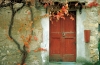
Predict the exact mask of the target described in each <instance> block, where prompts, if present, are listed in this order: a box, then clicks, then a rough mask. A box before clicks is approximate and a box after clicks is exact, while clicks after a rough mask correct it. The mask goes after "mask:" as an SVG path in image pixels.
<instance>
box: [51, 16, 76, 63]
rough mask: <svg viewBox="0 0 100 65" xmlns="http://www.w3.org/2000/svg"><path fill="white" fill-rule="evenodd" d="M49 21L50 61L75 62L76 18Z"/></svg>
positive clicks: (66, 17) (68, 17)
mask: <svg viewBox="0 0 100 65" xmlns="http://www.w3.org/2000/svg"><path fill="white" fill-rule="evenodd" d="M73 17H74V20H71V19H70V16H65V20H64V19H59V20H56V19H54V20H53V22H50V47H49V48H50V54H49V55H50V56H49V57H50V58H49V60H50V61H56V62H59V61H60V62H61V61H62V62H75V61H76V44H75V43H76V20H75V19H76V18H75V16H73Z"/></svg>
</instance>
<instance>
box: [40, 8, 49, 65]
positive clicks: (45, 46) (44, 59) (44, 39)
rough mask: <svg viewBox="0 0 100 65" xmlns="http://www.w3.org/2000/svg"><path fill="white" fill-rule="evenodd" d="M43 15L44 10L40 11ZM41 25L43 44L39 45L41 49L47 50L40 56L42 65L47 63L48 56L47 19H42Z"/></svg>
mask: <svg viewBox="0 0 100 65" xmlns="http://www.w3.org/2000/svg"><path fill="white" fill-rule="evenodd" d="M45 14H46V13H45V9H42V15H45ZM41 24H42V27H43V42H42V43H41V47H42V48H45V49H47V51H46V52H44V51H43V52H42V54H41V56H42V59H43V65H44V63H45V62H47V61H48V60H47V59H46V58H47V56H48V55H49V17H45V18H42V20H41Z"/></svg>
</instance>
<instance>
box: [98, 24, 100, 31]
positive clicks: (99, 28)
mask: <svg viewBox="0 0 100 65" xmlns="http://www.w3.org/2000/svg"><path fill="white" fill-rule="evenodd" d="M98 31H99V32H100V24H99V27H98Z"/></svg>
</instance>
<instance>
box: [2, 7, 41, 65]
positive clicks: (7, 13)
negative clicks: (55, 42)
mask: <svg viewBox="0 0 100 65" xmlns="http://www.w3.org/2000/svg"><path fill="white" fill-rule="evenodd" d="M32 10H33V13H34V14H33V17H34V21H33V22H34V25H33V35H32V39H31V40H32V41H31V43H30V44H29V45H30V48H29V51H30V52H29V53H28V56H27V58H26V62H25V64H26V65H42V58H41V52H34V50H36V49H38V48H40V45H41V42H42V26H41V22H40V18H37V17H38V16H39V15H40V14H41V12H40V11H39V10H36V9H35V8H34V7H32ZM11 14H12V13H11V10H10V8H9V7H5V8H2V9H0V65H18V64H20V63H21V60H22V54H21V52H20V51H19V50H18V47H17V45H16V44H15V43H14V42H13V41H12V40H11V39H10V38H9V36H8V29H9V26H10V20H11ZM30 22H31V15H30V11H29V8H28V7H24V8H23V9H22V10H20V11H19V12H17V13H16V15H15V18H14V24H13V29H12V36H13V38H14V39H15V40H16V41H18V43H19V44H20V46H21V49H22V48H23V45H24V43H23V40H22V38H21V36H24V37H28V36H29V34H30V27H28V26H29V23H30ZM34 36H36V37H37V38H38V40H37V41H36V40H34Z"/></svg>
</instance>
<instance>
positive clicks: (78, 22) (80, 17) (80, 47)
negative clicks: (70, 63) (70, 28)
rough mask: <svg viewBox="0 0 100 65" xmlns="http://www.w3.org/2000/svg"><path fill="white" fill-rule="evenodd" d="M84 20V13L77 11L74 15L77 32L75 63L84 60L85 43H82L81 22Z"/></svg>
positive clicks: (82, 28)
mask: <svg viewBox="0 0 100 65" xmlns="http://www.w3.org/2000/svg"><path fill="white" fill-rule="evenodd" d="M85 18H86V13H85V11H84V10H82V13H81V14H80V12H79V10H77V14H76V30H77V33H76V35H77V40H76V41H77V42H76V44H77V45H76V46H77V47H76V48H77V61H78V62H79V61H80V62H81V61H84V60H85V42H84V25H83V22H84V20H85Z"/></svg>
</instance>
